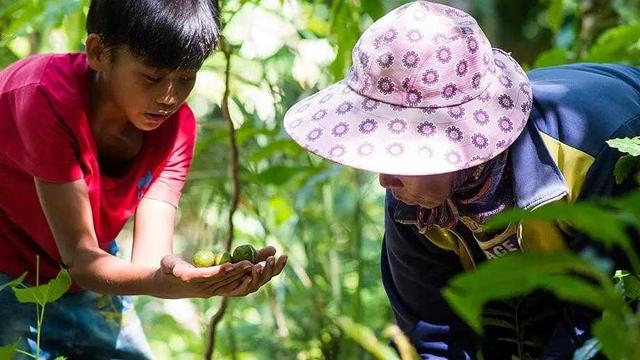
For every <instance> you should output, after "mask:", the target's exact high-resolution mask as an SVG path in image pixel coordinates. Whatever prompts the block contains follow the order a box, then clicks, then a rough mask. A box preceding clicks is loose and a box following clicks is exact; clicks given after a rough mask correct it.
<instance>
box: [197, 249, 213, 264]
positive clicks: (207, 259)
mask: <svg viewBox="0 0 640 360" xmlns="http://www.w3.org/2000/svg"><path fill="white" fill-rule="evenodd" d="M192 260H193V265H195V266H196V267H207V266H213V265H215V262H216V254H214V253H213V251H211V250H204V249H201V250H198V251H196V253H195V254H193V259H192Z"/></svg>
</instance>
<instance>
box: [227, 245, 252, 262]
mask: <svg viewBox="0 0 640 360" xmlns="http://www.w3.org/2000/svg"><path fill="white" fill-rule="evenodd" d="M256 255H257V254H256V248H254V247H253V246H251V245H249V244H246V245H240V246H238V247H236V248H235V250H233V256H232V260H233V262H234V263H238V262H240V261H242V260H248V261H250V262H251V263H255V261H256Z"/></svg>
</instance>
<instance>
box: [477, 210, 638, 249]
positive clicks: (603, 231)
mask: <svg viewBox="0 0 640 360" xmlns="http://www.w3.org/2000/svg"><path fill="white" fill-rule="evenodd" d="M530 219H536V220H546V221H560V222H566V223H568V224H570V225H571V226H573V227H575V228H576V229H578V230H580V231H582V232H584V233H585V234H587V235H588V236H590V237H592V238H594V239H596V240H600V241H602V242H603V243H604V244H605V245H606V246H612V245H619V246H621V247H622V248H624V249H628V248H629V245H630V243H629V237H628V235H627V233H626V232H625V226H626V221H625V219H624V218H623V217H621V216H619V215H618V214H616V213H613V212H611V211H608V210H606V209H604V208H602V207H600V206H598V205H596V204H594V203H589V202H581V203H573V204H567V203H564V202H554V203H551V204H549V205H546V206H543V207H541V208H539V209H536V210H533V211H526V210H523V209H513V210H509V211H505V212H504V213H502V214H499V215H497V216H495V217H494V218H492V219H491V220H489V221H488V222H487V227H488V228H489V229H499V228H501V227H504V226H506V225H508V224H509V223H510V222H513V221H519V220H530Z"/></svg>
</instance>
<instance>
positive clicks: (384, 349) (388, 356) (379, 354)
mask: <svg viewBox="0 0 640 360" xmlns="http://www.w3.org/2000/svg"><path fill="white" fill-rule="evenodd" d="M336 323H337V324H338V326H340V328H341V329H342V330H343V331H344V332H345V333H346V334H347V336H348V337H349V338H351V339H352V340H353V341H355V342H356V343H358V344H359V345H360V346H362V348H363V349H365V350H366V351H367V352H368V353H369V354H371V355H372V356H373V357H374V358H375V359H380V360H398V355H396V352H395V351H394V350H393V349H392V348H391V347H389V346H388V345H386V344H384V343H383V342H381V341H380V340H378V339H377V338H376V336H375V335H374V334H373V332H372V331H371V329H369V328H367V327H366V326H363V325H360V324H356V323H354V322H353V321H352V320H351V319H349V318H348V317H345V316H343V317H340V318H338V319H336Z"/></svg>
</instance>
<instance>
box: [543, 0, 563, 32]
mask: <svg viewBox="0 0 640 360" xmlns="http://www.w3.org/2000/svg"><path fill="white" fill-rule="evenodd" d="M547 17H548V19H549V25H550V26H551V30H553V32H558V31H559V30H560V27H561V26H562V20H564V6H563V0H551V1H550V3H549V8H548V9H547Z"/></svg>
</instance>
